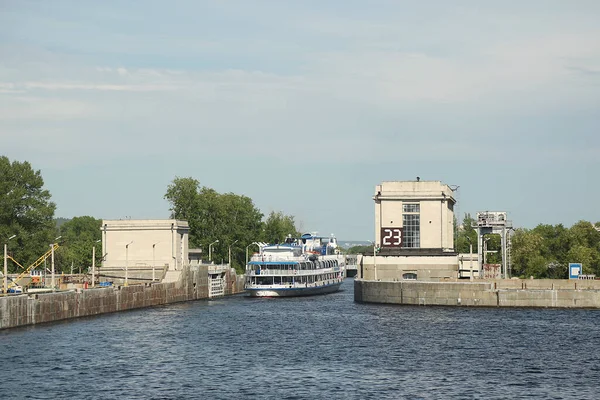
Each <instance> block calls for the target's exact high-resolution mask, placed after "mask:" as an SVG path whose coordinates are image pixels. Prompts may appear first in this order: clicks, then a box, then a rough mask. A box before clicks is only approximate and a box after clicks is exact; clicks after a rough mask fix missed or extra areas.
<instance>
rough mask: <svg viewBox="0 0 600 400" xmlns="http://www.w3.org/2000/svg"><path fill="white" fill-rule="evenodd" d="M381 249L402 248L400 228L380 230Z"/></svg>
mask: <svg viewBox="0 0 600 400" xmlns="http://www.w3.org/2000/svg"><path fill="white" fill-rule="evenodd" d="M381 247H402V228H381Z"/></svg>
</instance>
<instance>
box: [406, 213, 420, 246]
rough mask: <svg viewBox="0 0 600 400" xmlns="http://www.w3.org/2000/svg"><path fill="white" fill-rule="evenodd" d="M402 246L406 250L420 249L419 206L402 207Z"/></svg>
mask: <svg viewBox="0 0 600 400" xmlns="http://www.w3.org/2000/svg"><path fill="white" fill-rule="evenodd" d="M402 211H403V214H402V227H403V238H402V239H403V242H404V243H403V244H404V245H403V246H402V247H408V248H418V247H421V215H420V214H419V213H420V211H421V206H420V204H403V205H402Z"/></svg>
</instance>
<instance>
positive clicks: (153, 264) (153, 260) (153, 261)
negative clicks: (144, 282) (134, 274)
mask: <svg viewBox="0 0 600 400" xmlns="http://www.w3.org/2000/svg"><path fill="white" fill-rule="evenodd" d="M159 243H160V242H156V243H152V282H154V277H155V275H154V266H155V264H156V261H155V260H156V257H155V252H154V250H155V248H156V245H157V244H159Z"/></svg>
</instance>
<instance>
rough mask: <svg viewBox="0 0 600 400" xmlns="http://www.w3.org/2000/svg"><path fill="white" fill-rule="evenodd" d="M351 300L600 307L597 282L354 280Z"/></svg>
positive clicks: (473, 304) (499, 305)
mask: <svg viewBox="0 0 600 400" xmlns="http://www.w3.org/2000/svg"><path fill="white" fill-rule="evenodd" d="M509 282H510V283H509ZM534 282H535V283H534ZM592 282H593V281H592ZM575 285H577V288H575ZM580 285H581V286H580ZM354 300H355V301H356V302H361V303H384V304H409V305H438V306H484V307H556V308H600V282H594V283H588V282H583V281H566V280H550V279H546V280H540V281H535V280H522V281H520V280H514V281H512V280H505V281H486V282H419V281H396V282H394V281H388V282H383V281H382V282H379V281H365V280H355V281H354Z"/></svg>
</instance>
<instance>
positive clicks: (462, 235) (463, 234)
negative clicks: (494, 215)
mask: <svg viewBox="0 0 600 400" xmlns="http://www.w3.org/2000/svg"><path fill="white" fill-rule="evenodd" d="M476 222H477V221H475V219H474V218H472V217H471V214H469V213H465V217H464V218H463V223H462V225H461V227H460V228H459V229H457V235H456V244H455V248H456V251H457V252H458V253H468V252H469V240H470V241H471V243H473V253H476V252H477V230H475V228H473V225H474V224H475V223H476Z"/></svg>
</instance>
